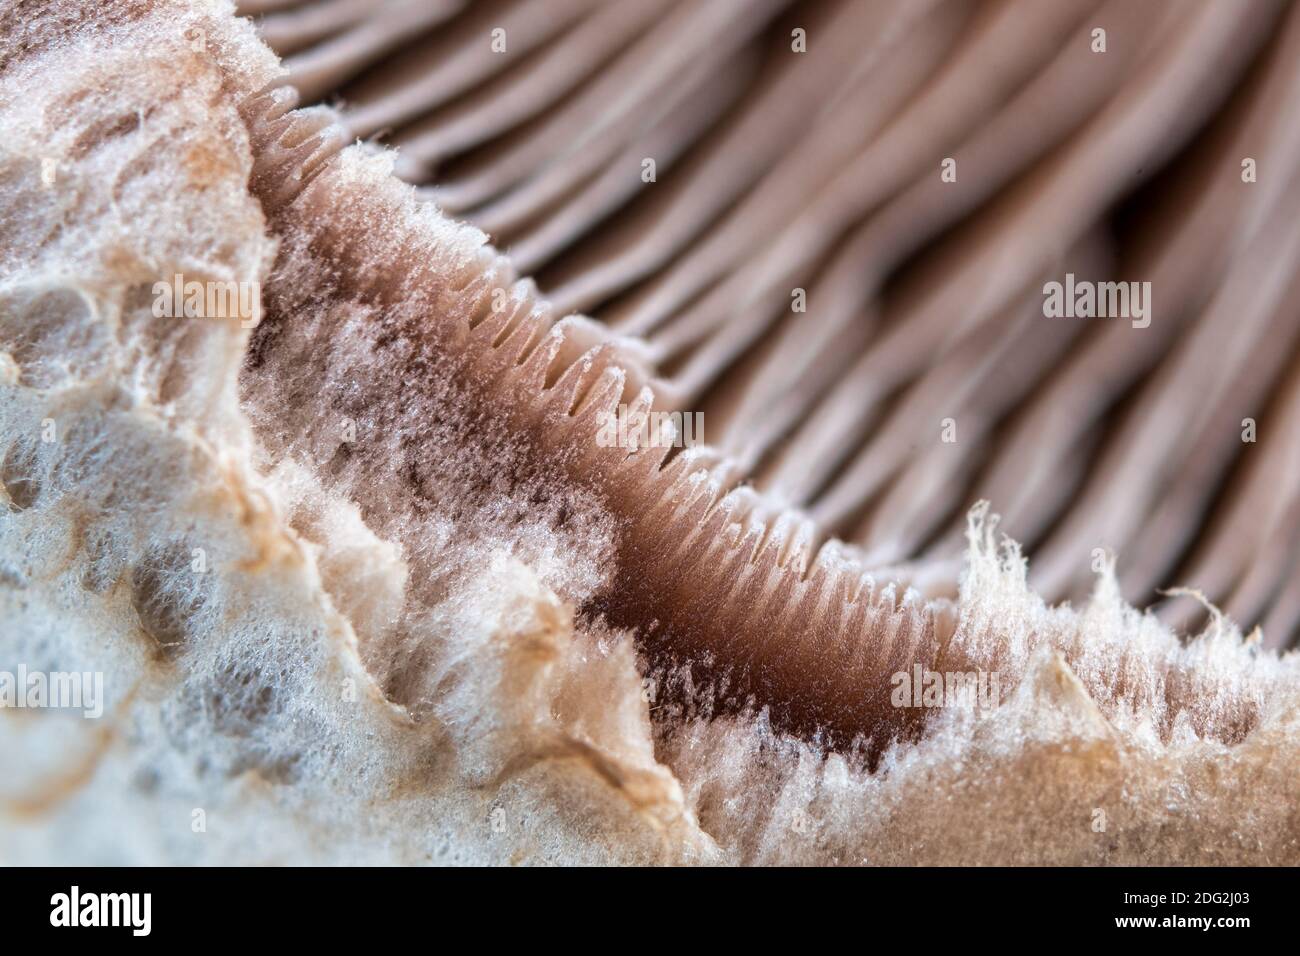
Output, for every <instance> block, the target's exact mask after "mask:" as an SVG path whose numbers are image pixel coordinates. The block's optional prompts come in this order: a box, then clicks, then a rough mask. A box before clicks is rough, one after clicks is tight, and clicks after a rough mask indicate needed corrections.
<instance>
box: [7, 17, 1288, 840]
mask: <svg viewBox="0 0 1300 956" xmlns="http://www.w3.org/2000/svg"><path fill="white" fill-rule="evenodd" d="M14 20H15V17H14V16H13V14H12V13H11V14H10V15H9V16H8V17H6V18H5V20H4V21H3V27H4V34H5V35H4V36H3V38H2V39H0V44H3V46H2V47H0V57H2V60H0V113H2V114H3V116H4V127H5V131H6V134H5V136H4V137H3V138H0V222H3V224H4V225H3V242H2V243H0V390H2V395H3V399H2V400H0V469H2V471H0V478H2V479H3V488H4V497H3V499H0V503H2V504H3V505H4V507H5V509H6V512H5V513H4V514H3V516H0V621H3V625H2V627H3V630H2V631H0V670H9V671H12V670H14V669H15V668H16V667H17V666H18V665H19V664H22V665H24V666H26V667H27V668H28V669H29V670H46V671H98V672H102V673H103V674H104V688H105V696H106V699H107V700H106V706H105V711H104V716H103V717H102V718H100V719H99V720H87V719H81V718H80V717H76V716H70V715H67V714H62V713H53V712H34V711H18V710H9V709H6V710H3V711H0V768H2V772H0V856H2V857H3V858H4V859H5V860H7V861H9V862H37V861H60V862H86V863H145V862H170V863H227V862H241V863H284V862H349V863H356V862H384V863H389V862H392V863H417V862H435V863H453V862H454V863H471V862H472V863H580V862H588V863H615V862H618V863H624V862H626V863H633V862H650V863H796V862H805V863H840V864H856V863H880V864H902V863H994V862H1031V863H1172V862H1189V863H1230V862H1268V863H1288V862H1289V863H1293V864H1294V863H1296V862H1300V810H1297V806H1296V801H1295V793H1296V780H1297V779H1298V777H1297V771H1300V736H1297V731H1298V730H1300V726H1298V722H1300V717H1298V716H1297V713H1298V710H1297V706H1296V705H1297V702H1298V698H1300V694H1298V693H1297V689H1298V688H1300V675H1298V674H1297V663H1296V658H1295V656H1294V655H1291V656H1287V657H1282V658H1279V657H1278V656H1277V655H1275V654H1272V653H1264V652H1260V651H1259V650H1258V649H1257V646H1256V644H1255V643H1253V642H1250V641H1245V640H1243V637H1242V635H1241V634H1240V633H1239V632H1238V631H1237V629H1236V628H1235V627H1234V626H1233V625H1232V623H1231V622H1229V621H1227V620H1224V619H1222V618H1220V617H1217V616H1215V617H1214V618H1213V619H1212V620H1211V623H1210V624H1209V626H1208V627H1207V630H1206V631H1205V633H1203V634H1201V635H1200V636H1198V637H1196V638H1195V639H1193V640H1190V641H1182V640H1180V639H1179V638H1178V637H1177V636H1175V635H1174V634H1172V633H1170V632H1169V631H1168V630H1166V629H1165V628H1163V627H1162V626H1161V625H1160V624H1159V623H1158V622H1157V621H1156V620H1155V619H1154V618H1151V617H1149V616H1145V615H1142V614H1140V613H1138V612H1137V611H1135V610H1133V609H1132V608H1130V607H1128V606H1126V605H1125V604H1124V603H1123V601H1122V600H1121V599H1120V597H1119V595H1118V593H1117V590H1116V588H1115V585H1114V582H1113V578H1112V576H1111V574H1110V572H1109V570H1107V571H1106V572H1104V573H1103V574H1102V575H1101V576H1100V577H1099V580H1098V585H1097V589H1096V592H1095V594H1094V595H1093V597H1092V599H1091V601H1090V602H1089V603H1087V604H1086V605H1085V606H1083V607H1081V608H1077V609H1073V608H1069V607H1061V608H1049V607H1047V606H1045V605H1044V604H1043V603H1042V601H1041V600H1039V599H1038V598H1037V597H1036V596H1035V595H1034V594H1033V593H1032V591H1030V589H1029V588H1028V586H1027V584H1026V581H1025V563H1024V561H1023V560H1022V559H1021V558H1020V556H1019V553H1018V551H1017V550H1016V549H1015V547H1014V546H1013V545H1011V544H1010V543H999V542H998V541H997V540H996V539H995V533H994V522H993V520H992V519H991V518H989V517H988V516H987V515H986V514H985V513H984V512H983V511H978V512H977V513H975V514H974V515H973V516H972V525H971V535H970V548H969V554H968V557H967V562H968V565H967V570H966V573H965V576H964V578H963V583H962V588H961V593H960V596H959V598H958V600H957V601H956V603H955V605H954V606H953V608H952V610H951V617H952V620H953V622H954V623H953V633H952V635H951V637H950V638H949V641H950V642H951V643H950V646H952V647H954V648H959V649H960V650H961V652H962V655H963V656H964V657H965V658H967V659H971V660H977V661H980V662H983V663H984V664H986V665H987V666H988V667H989V668H990V669H996V671H997V672H998V673H999V674H1000V676H1001V679H1002V688H1003V700H1002V703H1001V705H1000V706H998V707H996V708H994V709H991V710H989V711H972V710H966V709H962V708H948V709H945V710H943V711H942V712H941V713H940V714H939V715H938V716H937V717H936V718H935V719H933V720H932V721H931V722H930V723H929V724H928V725H927V727H926V729H925V732H924V735H923V736H922V738H921V739H920V740H906V741H899V742H898V743H896V744H895V745H893V746H892V747H890V748H889V749H887V750H886V751H885V752H884V753H883V755H882V756H881V757H880V760H879V763H878V764H877V765H875V766H874V767H872V768H871V769H868V767H867V766H865V765H864V762H863V761H862V760H861V759H859V758H855V757H854V756H853V755H848V754H843V753H834V752H832V753H827V752H825V751H824V750H823V749H822V748H821V747H819V746H818V744H817V742H815V741H806V740H800V739H797V738H793V737H788V736H783V735H781V734H778V733H776V732H774V731H773V730H771V729H770V728H769V726H768V723H767V720H766V715H765V714H764V712H763V711H762V709H761V707H760V708H757V709H756V712H753V713H743V714H732V715H730V716H717V717H714V718H713V719H706V718H704V717H700V718H697V719H689V720H688V719H661V718H660V717H658V716H656V717H654V718H653V719H652V713H655V708H656V706H657V702H656V697H655V693H654V692H653V685H652V683H650V682H649V681H647V680H646V679H645V674H646V672H647V665H646V662H645V661H643V660H640V659H639V658H638V655H637V652H636V643H635V635H634V634H631V633H627V632H621V631H615V630H612V629H610V628H608V627H606V626H604V625H602V624H601V623H599V621H598V620H592V619H589V618H587V617H581V616H578V615H577V614H576V609H578V608H580V607H582V606H583V604H584V603H585V602H587V601H588V600H589V599H590V598H591V597H592V596H593V595H596V594H598V593H600V592H601V591H602V589H605V588H608V587H610V586H612V585H613V583H614V582H615V581H616V576H617V567H616V564H617V554H618V549H617V542H618V539H619V535H620V534H621V533H622V523H621V519H620V516H619V515H618V514H617V513H616V511H615V510H614V509H612V508H611V507H610V506H609V504H608V502H607V501H606V500H605V499H603V498H602V497H601V496H600V495H597V494H593V493H591V492H590V490H588V489H583V488H580V487H577V486H574V485H571V484H568V483H565V482H563V481H559V480H556V479H555V478H554V477H553V476H551V475H548V474H546V473H544V472H536V473H534V470H533V469H530V468H529V466H528V456H529V455H530V454H531V449H530V446H529V442H528V440H527V439H526V437H523V436H521V435H519V434H517V432H516V430H515V429H513V428H512V426H511V425H510V424H509V422H508V421H507V420H506V418H505V417H504V416H502V415H499V414H498V409H495V408H493V407H491V406H490V405H484V404H478V403H475V402H474V401H472V400H469V399H467V398H466V395H465V393H464V392H463V391H461V390H458V389H457V388H455V387H453V386H452V385H451V384H450V382H451V378H452V377H451V376H450V375H449V374H448V370H447V369H446V368H443V367H440V366H438V365H437V364H436V363H434V364H431V365H430V367H429V368H428V369H427V374H426V375H425V376H424V377H423V378H422V381H421V382H419V383H411V382H403V381H400V380H395V379H394V376H395V375H396V372H395V369H398V368H409V367H410V365H411V361H412V358H413V356H412V354H411V352H410V350H417V351H418V350H419V349H420V348H421V347H422V346H421V343H420V341H419V340H417V339H412V338H410V337H409V335H405V333H404V332H403V330H404V329H407V328H409V327H410V326H411V325H412V324H413V323H414V324H419V323H427V325H428V328H429V334H430V336H431V338H434V339H437V338H438V337H440V336H451V333H449V332H448V333H445V332H444V331H442V330H441V327H440V323H444V322H446V323H450V322H452V320H451V319H447V318H446V316H447V315H449V314H451V313H452V312H454V311H455V310H454V308H453V305H454V304H455V303H456V301H457V298H458V297H459V296H462V295H465V294H467V293H466V292H465V290H466V289H467V288H469V287H470V286H471V285H473V283H474V282H475V281H477V279H480V278H481V277H482V276H484V275H490V276H494V277H496V279H495V281H498V282H502V283H504V282H511V281H513V273H512V271H511V269H510V266H509V263H508V260H506V259H504V258H502V257H499V256H497V255H496V253H494V252H493V251H492V250H491V249H490V248H488V247H486V245H485V238H484V237H483V236H482V235H481V234H480V233H478V232H476V231H475V230H472V229H469V228H467V227H463V226H460V225H457V224H454V223H452V222H451V221H450V220H448V219H446V218H445V217H443V216H442V215H441V214H440V213H439V212H438V211H437V210H436V209H434V208H432V207H431V206H428V205H420V204H419V203H417V202H416V200H415V199H414V197H413V196H412V195H411V192H410V190H409V188H408V187H405V186H402V185H401V184H399V183H398V182H397V181H396V180H394V179H392V178H391V177H390V176H389V174H388V168H389V166H390V163H391V158H390V157H388V156H386V155H384V154H380V153H377V152H375V151H373V150H371V149H369V148H367V147H363V146H360V145H358V146H352V147H348V148H347V149H345V150H343V151H342V152H341V153H339V154H338V155H337V156H335V157H334V158H333V159H331V160H330V161H329V162H328V163H327V164H326V165H325V166H324V167H323V168H322V169H321V171H320V172H319V174H318V175H317V176H316V177H315V178H314V179H313V180H312V182H311V183H310V185H307V186H305V187H304V192H303V194H302V196H301V197H300V198H299V201H298V202H296V203H295V204H292V205H290V206H288V207H287V208H283V209H276V210H274V211H271V210H267V209H265V208H263V204H262V203H261V202H260V201H259V198H258V196H257V195H255V194H254V192H253V191H252V190H251V189H250V185H249V183H250V177H251V176H252V174H253V171H254V160H255V153H256V149H257V145H256V143H255V137H254V135H253V134H252V133H251V132H250V129H249V128H248V125H247V121H246V119H245V118H244V116H243V115H241V112H240V109H239V104H240V102H241V101H242V100H243V99H245V98H247V97H249V96H251V95H252V94H253V93H254V92H255V91H256V90H258V89H260V88H261V87H262V86H264V85H265V84H266V83H267V82H269V81H271V80H273V79H274V78H275V76H276V75H277V70H278V65H277V63H276V61H275V59H274V57H273V56H272V55H271V54H270V53H269V52H268V51H266V50H265V49H264V48H263V47H262V46H261V44H260V42H259V41H258V40H257V39H256V37H255V36H254V34H253V32H252V29H251V27H250V26H249V25H248V24H247V23H245V22H241V21H238V20H236V19H235V18H234V17H233V15H232V12H231V10H230V8H229V5H228V4H210V5H201V6H195V5H187V4H171V3H162V2H120V3H111V4H102V5H99V6H98V7H97V8H96V9H95V10H94V11H93V12H92V11H89V10H85V11H82V10H79V5H75V4H68V5H60V4H52V5H50V6H49V7H48V8H47V9H46V10H43V11H41V12H40V13H38V14H37V15H35V16H31V17H29V18H27V19H26V20H25V21H24V22H22V23H21V24H18V23H15V22H14ZM196 31H198V33H196ZM196 36H202V38H203V42H202V43H198V44H196V43H195V37H196ZM196 47H197V48H196ZM51 168H52V169H53V170H54V174H53V181H52V182H49V181H47V180H49V178H50V177H49V175H48V172H47V171H48V170H49V169H51ZM348 243H352V244H353V245H352V246H351V247H349V248H348V249H346V250H345V251H344V252H343V253H341V254H340V253H339V252H338V248H337V247H338V246H339V245H347V244H348ZM322 244H333V246H332V255H331V256H329V257H325V256H322V255H321V254H320V250H321V248H322ZM340 261H343V262H346V263H347V264H348V269H347V270H340V269H339V268H338V266H337V263H338V262H340ZM400 265H405V268H404V269H399V268H397V267H398V266H400ZM380 272H382V273H384V274H385V275H387V276H393V275H400V276H401V277H402V278H401V279H400V280H399V281H396V282H394V283H392V287H391V289H390V290H389V292H388V294H386V295H385V296H384V297H382V298H381V299H376V298H375V297H374V296H373V295H370V294H362V292H361V291H359V290H364V289H370V288H373V286H374V281H373V280H374V274H377V273H380ZM176 273H180V274H184V275H185V276H186V277H187V278H189V277H199V278H211V279H215V280H234V281H256V282H258V283H260V285H261V289H262V295H263V298H264V300H266V301H267V304H268V306H270V309H269V312H270V313H271V314H273V315H274V319H273V321H274V322H275V323H276V324H275V326H274V328H268V329H261V330H257V331H254V330H252V329H247V328H243V327H242V326H241V324H240V323H238V322H233V321H220V320H205V319H174V318H156V317H155V316H154V315H153V313H152V308H151V306H152V301H153V297H152V295H151V292H150V290H151V287H152V285H153V283H154V282H156V281H159V280H160V279H162V280H165V279H167V278H169V277H170V276H172V275H173V274H176ZM511 288H512V290H513V291H512V294H513V295H514V297H515V300H516V301H517V302H518V303H520V304H521V308H525V307H527V306H528V303H530V302H531V301H532V293H531V290H530V289H529V288H528V286H527V284H526V283H518V284H515V285H513V286H512V287H511ZM525 311H526V308H525ZM530 320H531V316H525V317H524V318H522V319H521V320H520V321H530ZM568 328H570V327H569V326H565V329H568ZM573 328H574V329H576V331H572V332H567V333H566V334H570V335H572V336H574V337H575V339H576V340H577V341H584V340H583V338H582V335H583V334H585V333H586V332H587V331H588V330H586V329H585V328H584V327H583V326H582V325H581V323H578V324H577V325H575V326H573ZM376 329H379V330H380V334H376ZM544 331H545V328H541V331H539V335H540V334H542V333H543V332H544ZM390 332H391V334H388V333H390ZM255 337H256V339H255ZM452 337H453V338H454V336H452ZM254 341H256V342H257V343H258V344H257V348H256V349H254V354H250V347H251V346H250V343H251V342H254ZM259 349H260V351H258V350H259ZM385 349H388V350H393V349H397V350H406V351H405V352H404V353H403V362H401V363H398V362H395V361H393V353H392V352H391V351H389V352H385ZM436 354H439V353H433V352H431V353H430V355H431V357H432V356H434V355H436ZM415 358H418V355H417V356H415ZM629 361H630V359H629ZM614 367H616V366H611V368H614ZM619 368H621V367H619ZM610 374H615V373H613V372H611V373H610ZM624 374H625V373H624V372H623V371H621V370H620V371H618V372H617V376H618V378H619V381H620V382H622V381H623V376H624ZM627 374H628V375H629V376H630V378H636V375H635V374H632V373H630V372H629V373H627ZM415 384H418V386H419V387H414V386H415ZM322 396H328V397H329V400H328V401H325V400H323V399H322V398H321V397H322ZM50 423H53V436H54V437H53V440H46V436H47V435H49V434H50V432H49V424H50ZM354 435H355V436H356V437H353V436H354ZM412 475H416V476H418V477H417V478H416V479H413V478H412V477H411V476H412ZM507 476H509V477H508V479H507ZM993 504H994V507H996V504H997V503H996V502H994V503H993ZM829 553H830V552H827V554H828V555H829ZM826 560H829V558H826ZM844 560H846V561H849V560H852V559H851V558H850V557H846V558H845V559H844Z"/></svg>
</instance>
